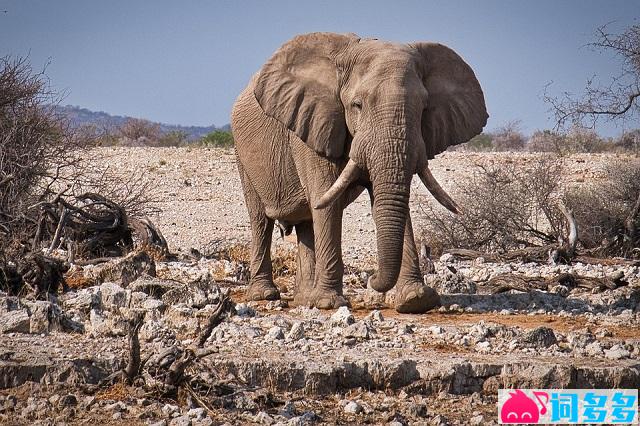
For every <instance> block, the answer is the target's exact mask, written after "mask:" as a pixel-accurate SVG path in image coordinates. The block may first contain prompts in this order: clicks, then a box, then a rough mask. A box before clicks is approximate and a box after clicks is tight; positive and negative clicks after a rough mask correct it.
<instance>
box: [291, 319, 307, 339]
mask: <svg viewBox="0 0 640 426" xmlns="http://www.w3.org/2000/svg"><path fill="white" fill-rule="evenodd" d="M303 337H304V324H303V323H302V322H301V321H298V322H295V323H293V325H292V326H291V330H289V333H287V340H289V341H296V340H300V339H302V338H303Z"/></svg>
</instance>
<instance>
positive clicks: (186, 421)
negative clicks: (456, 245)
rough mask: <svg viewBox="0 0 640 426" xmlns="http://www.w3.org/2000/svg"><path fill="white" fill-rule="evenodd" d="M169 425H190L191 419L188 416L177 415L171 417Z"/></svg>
mask: <svg viewBox="0 0 640 426" xmlns="http://www.w3.org/2000/svg"><path fill="white" fill-rule="evenodd" d="M169 426H191V419H190V418H189V416H178V417H174V418H173V419H171V421H170V422H169Z"/></svg>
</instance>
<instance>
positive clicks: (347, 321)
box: [329, 306, 356, 327]
mask: <svg viewBox="0 0 640 426" xmlns="http://www.w3.org/2000/svg"><path fill="white" fill-rule="evenodd" d="M329 321H330V322H331V324H333V325H337V326H341V327H346V326H349V325H351V324H353V323H355V322H356V320H355V318H353V315H351V312H350V311H349V308H347V307H346V306H341V307H339V308H338V310H337V311H336V312H335V313H334V314H333V315H331V318H330V319H329Z"/></svg>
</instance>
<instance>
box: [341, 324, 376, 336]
mask: <svg viewBox="0 0 640 426" xmlns="http://www.w3.org/2000/svg"><path fill="white" fill-rule="evenodd" d="M374 332H375V330H374V329H373V327H371V326H370V325H369V324H368V323H367V322H366V321H358V322H356V323H354V324H351V325H350V326H349V327H347V328H345V329H344V331H343V332H342V335H343V336H344V337H355V338H358V339H369V338H370V337H371V334H372V333H374Z"/></svg>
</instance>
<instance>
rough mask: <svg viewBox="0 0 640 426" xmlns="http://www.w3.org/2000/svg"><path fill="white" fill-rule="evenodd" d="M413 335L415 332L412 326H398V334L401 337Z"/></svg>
mask: <svg viewBox="0 0 640 426" xmlns="http://www.w3.org/2000/svg"><path fill="white" fill-rule="evenodd" d="M413 333H414V331H413V327H412V326H411V324H400V325H399V326H398V334H400V335H406V334H413Z"/></svg>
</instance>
